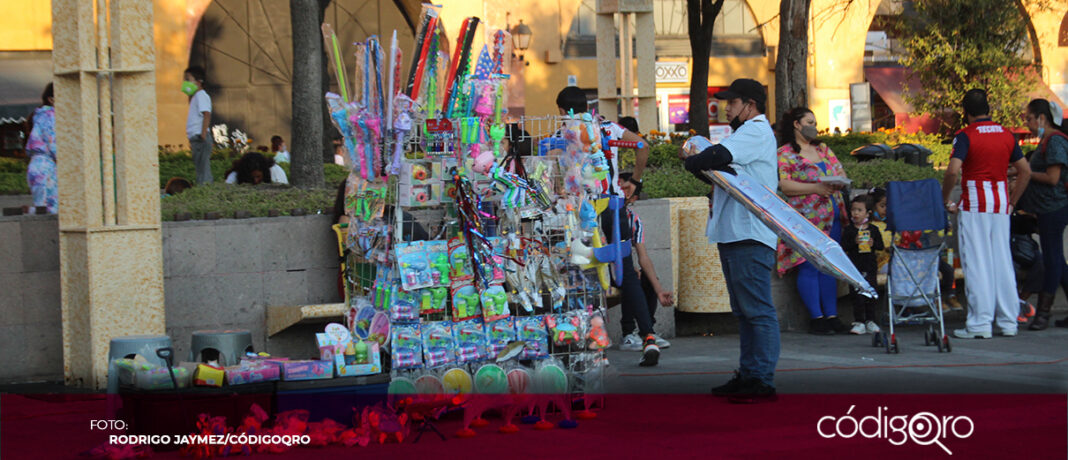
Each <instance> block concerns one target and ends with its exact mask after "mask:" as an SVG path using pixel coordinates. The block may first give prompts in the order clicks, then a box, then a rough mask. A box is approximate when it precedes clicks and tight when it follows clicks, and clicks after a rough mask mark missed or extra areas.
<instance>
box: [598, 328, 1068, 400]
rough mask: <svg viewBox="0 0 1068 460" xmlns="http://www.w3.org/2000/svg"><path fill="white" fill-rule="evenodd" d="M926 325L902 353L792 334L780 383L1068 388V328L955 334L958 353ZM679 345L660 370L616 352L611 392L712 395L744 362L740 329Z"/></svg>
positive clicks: (917, 389) (843, 389) (880, 389)
mask: <svg viewBox="0 0 1068 460" xmlns="http://www.w3.org/2000/svg"><path fill="white" fill-rule="evenodd" d="M1062 316H1063V313H1058V314H1057V315H1056V317H1057V318H1061V317H1062ZM946 321H947V323H946V329H947V332H950V331H951V330H952V329H953V328H960V327H963V324H964V316H963V313H960V312H954V313H950V314H947V317H946ZM923 330H924V329H922V328H921V327H919V326H903V327H901V328H899V330H898V331H897V332H898V341H899V344H900V349H901V352H900V353H899V354H887V353H886V349H885V348H873V347H872V346H871V336H870V335H863V336H854V335H849V334H846V335H837V336H829V337H828V336H815V335H811V334H807V333H804V332H784V333H783V334H782V354H781V356H780V358H779V366H778V371H777V373H776V376H775V385H776V387H777V388H778V391H779V392H780V393H783V394H797V393H912V394H920V393H1061V394H1064V393H1066V392H1068V346H1066V343H1068V329H1064V328H1054V327H1051V328H1049V329H1047V330H1045V331H1040V332H1032V331H1027V330H1026V329H1025V328H1021V330H1020V333H1019V335H1017V336H1016V337H997V336H995V337H994V338H992V339H988V340H964V339H954V338H951V339H950V340H951V345H952V348H953V351H952V352H951V353H939V352H938V350H937V349H936V348H935V347H934V346H929V347H928V346H924V344H923ZM671 345H672V346H671V347H670V348H668V349H666V350H663V351H662V353H661V355H660V364H659V365H658V366H657V367H653V368H644V367H639V366H638V359H639V358H640V354H639V353H637V352H622V351H618V350H611V351H610V352H609V353H608V357H609V360H610V362H611V366H610V369H611V370H610V372H609V373H608V378H607V380H606V386H607V388H608V391H609V392H610V393H694V394H697V393H707V392H708V391H709V388H710V387H712V386H714V385H719V384H721V383H723V382H725V381H726V380H727V379H729V378H730V377H731V372H732V371H733V370H734V369H735V368H736V367H737V365H738V349H739V348H738V335H737V334H724V335H717V336H714V337H676V338H674V339H671Z"/></svg>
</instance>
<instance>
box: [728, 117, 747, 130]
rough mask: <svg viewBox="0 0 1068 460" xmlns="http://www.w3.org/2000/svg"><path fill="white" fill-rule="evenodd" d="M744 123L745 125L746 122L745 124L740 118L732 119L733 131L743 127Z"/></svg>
mask: <svg viewBox="0 0 1068 460" xmlns="http://www.w3.org/2000/svg"><path fill="white" fill-rule="evenodd" d="M742 123H745V122H743V121H742V120H741V119H740V118H739V117H737V116H735V117H734V118H732V119H731V131H737V130H738V128H741V127H742Z"/></svg>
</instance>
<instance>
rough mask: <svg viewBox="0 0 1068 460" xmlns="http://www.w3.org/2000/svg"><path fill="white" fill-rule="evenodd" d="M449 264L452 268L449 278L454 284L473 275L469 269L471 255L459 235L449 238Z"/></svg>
mask: <svg viewBox="0 0 1068 460" xmlns="http://www.w3.org/2000/svg"><path fill="white" fill-rule="evenodd" d="M449 265H450V267H451V268H452V270H451V274H450V280H451V281H452V282H453V283H454V284H455V283H457V282H462V281H465V280H469V279H471V278H474V276H475V275H474V273H473V272H472V271H471V257H470V256H469V255H468V253H467V243H466V242H465V241H464V239H463V238H461V237H456V238H453V239H451V240H449Z"/></svg>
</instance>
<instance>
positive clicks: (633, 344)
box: [619, 332, 642, 351]
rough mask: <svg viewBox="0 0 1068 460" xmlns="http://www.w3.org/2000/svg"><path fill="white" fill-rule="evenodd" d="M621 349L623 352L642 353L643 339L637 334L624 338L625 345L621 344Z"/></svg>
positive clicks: (633, 333) (632, 333)
mask: <svg viewBox="0 0 1068 460" xmlns="http://www.w3.org/2000/svg"><path fill="white" fill-rule="evenodd" d="M619 349H620V350H622V351H641V350H642V339H641V338H640V337H638V333H637V332H631V333H630V334H627V336H626V337H623V343H621V344H619Z"/></svg>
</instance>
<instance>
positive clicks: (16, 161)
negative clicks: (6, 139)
mask: <svg viewBox="0 0 1068 460" xmlns="http://www.w3.org/2000/svg"><path fill="white" fill-rule="evenodd" d="M27 166H29V161H28V160H24V159H21V158H0V173H22V174H26V167H27Z"/></svg>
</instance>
